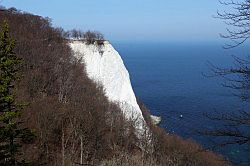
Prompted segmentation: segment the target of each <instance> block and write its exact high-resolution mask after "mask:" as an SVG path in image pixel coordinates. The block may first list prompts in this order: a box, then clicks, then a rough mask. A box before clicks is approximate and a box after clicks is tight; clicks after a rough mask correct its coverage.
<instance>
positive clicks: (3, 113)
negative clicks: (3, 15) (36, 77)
mask: <svg viewBox="0 0 250 166" xmlns="http://www.w3.org/2000/svg"><path fill="white" fill-rule="evenodd" d="M14 47H15V41H14V39H12V38H11V37H10V34H9V27H8V24H7V22H6V21H5V22H4V24H3V26H2V30H1V31H0V165H19V162H18V160H17V157H18V154H19V150H20V147H21V143H22V139H23V138H24V137H26V136H27V135H30V133H31V131H30V130H29V129H27V128H22V127H21V121H20V115H21V110H22V109H23V108H24V104H20V103H17V102H16V100H15V95H14V87H15V83H16V82H17V81H18V80H19V78H20V77H19V76H20V74H19V71H20V66H21V63H22V60H21V59H20V58H18V57H17V56H16V55H15V53H14Z"/></svg>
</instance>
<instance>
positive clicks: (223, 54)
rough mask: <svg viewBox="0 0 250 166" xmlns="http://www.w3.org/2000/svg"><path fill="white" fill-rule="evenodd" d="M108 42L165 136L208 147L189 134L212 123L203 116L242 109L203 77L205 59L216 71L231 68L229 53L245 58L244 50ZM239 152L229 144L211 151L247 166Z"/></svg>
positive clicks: (204, 45)
mask: <svg viewBox="0 0 250 166" xmlns="http://www.w3.org/2000/svg"><path fill="white" fill-rule="evenodd" d="M113 44H114V46H115V48H116V49H117V50H118V52H119V53H120V54H121V56H122V58H123V60H124V63H125V65H126V67H127V69H128V70H129V73H130V77H131V82H132V85H133V89H134V91H135V93H136V95H137V96H138V97H139V98H140V99H141V100H142V101H143V102H144V103H145V105H146V106H147V107H148V108H149V109H150V111H151V113H152V114H154V115H158V116H161V117H162V122H161V124H160V126H161V127H163V128H165V129H166V130H167V131H169V132H172V133H176V134H178V135H181V136H182V137H184V138H192V139H194V140H196V141H197V142H200V143H201V144H203V145H204V146H205V147H210V146H211V145H212V143H211V138H208V137H205V136H198V135H197V134H196V132H195V131H196V130H202V129H204V128H205V127H206V128H213V127H215V126H216V125H218V124H217V123H216V122H214V121H210V120H208V119H207V118H206V117H205V116H204V113H213V112H215V111H218V112H227V111H233V110H234V109H238V108H241V107H242V102H241V101H240V100H239V99H238V98H237V97H235V96H233V95H232V92H231V91H230V90H229V89H227V88H223V87H222V85H221V84H222V83H223V79H222V78H220V77H214V78H208V77H205V76H204V74H205V75H207V74H209V73H210V72H211V70H210V68H209V66H208V61H209V62H212V63H213V64H215V65H218V66H221V67H223V66H225V67H226V66H230V65H232V64H233V58H232V57H231V56H230V55H240V56H242V55H243V56H247V55H249V54H248V53H250V50H249V49H248V48H247V47H244V48H241V47H240V48H237V49H230V50H225V49H223V48H222V45H223V44H219V43H167V42H166V43H147V42H144V43H133V42H114V43H113ZM245 107H248V108H249V109H250V107H249V106H245ZM181 116H182V117H183V118H180V117H181ZM213 141H216V139H215V140H213ZM244 148H245V146H229V147H226V148H222V149H221V148H218V149H217V152H219V153H221V154H223V155H225V156H226V157H227V158H229V159H230V160H231V161H233V162H238V161H243V162H242V163H240V164H239V163H235V165H250V161H249V160H250V159H249V158H250V157H249V156H250V153H247V152H245V151H244ZM247 159H248V161H247Z"/></svg>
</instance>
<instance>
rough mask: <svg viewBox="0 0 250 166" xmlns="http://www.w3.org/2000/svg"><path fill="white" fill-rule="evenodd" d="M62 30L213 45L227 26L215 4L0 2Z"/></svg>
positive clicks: (187, 0)
mask: <svg viewBox="0 0 250 166" xmlns="http://www.w3.org/2000/svg"><path fill="white" fill-rule="evenodd" d="M0 4H1V5H3V6H5V7H16V8H17V9H20V10H24V11H27V12H31V13H34V14H38V15H42V16H48V17H50V18H52V20H53V25H54V26H60V27H63V28H64V29H66V30H68V29H72V28H80V29H83V30H88V29H91V30H98V31H101V32H102V33H104V34H105V36H106V38H108V39H110V40H113V41H127V40H129V41H146V40H161V41H173V40H174V41H211V40H212V41H213V40H219V33H223V32H225V28H226V26H225V25H224V23H223V22H222V21H221V20H218V19H215V18H213V17H212V16H213V15H216V11H217V10H218V9H221V8H222V6H221V5H220V4H219V2H218V0H0Z"/></svg>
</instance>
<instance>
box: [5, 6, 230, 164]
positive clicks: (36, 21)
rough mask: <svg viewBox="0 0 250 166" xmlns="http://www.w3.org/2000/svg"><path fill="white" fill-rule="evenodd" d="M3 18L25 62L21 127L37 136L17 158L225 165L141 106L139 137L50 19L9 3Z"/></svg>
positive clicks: (18, 96)
mask: <svg viewBox="0 0 250 166" xmlns="http://www.w3.org/2000/svg"><path fill="white" fill-rule="evenodd" d="M4 20H6V21H7V23H8V24H9V27H10V33H11V36H12V37H13V38H14V39H15V49H14V51H15V53H16V55H17V56H18V57H19V58H22V59H23V61H24V64H23V65H22V77H21V79H20V81H18V82H17V87H16V91H15V94H16V95H15V96H16V99H17V100H18V101H25V102H27V103H29V106H28V107H27V108H25V109H24V110H23V111H22V112H23V113H22V121H23V122H24V124H22V125H24V126H27V127H29V128H30V129H31V130H32V131H33V133H35V136H36V137H35V140H33V141H30V142H25V143H26V144H24V145H23V146H22V149H21V151H20V155H19V156H18V159H20V160H22V159H25V160H26V161H27V162H31V163H33V165H34V163H36V164H37V165H38V164H39V165H60V166H61V165H108V166H109V165H124V166H126V165H135V166H136V165H146V166H147V165H148V166H155V165H164V166H165V165H213V166H214V165H227V162H226V161H224V160H223V158H222V157H220V156H218V155H215V154H214V153H212V152H209V151H205V150H203V149H202V147H201V146H199V145H198V144H196V143H194V142H192V141H186V140H183V139H181V138H179V137H178V136H174V135H168V134H166V132H165V131H164V130H163V129H160V128H158V127H156V126H154V125H152V124H151V122H150V121H151V119H150V117H149V115H150V114H149V112H148V111H147V109H146V107H145V106H143V104H140V106H141V108H142V110H143V114H144V116H145V119H146V121H147V123H148V126H149V127H150V129H151V131H152V133H151V134H152V135H151V134H148V133H145V134H144V135H143V136H142V138H140V139H138V138H137V136H136V134H135V127H134V123H133V122H132V121H128V120H125V119H124V116H123V114H122V111H121V110H120V109H119V107H118V105H116V104H114V103H110V102H109V101H108V100H107V98H106V97H105V95H104V91H103V88H102V87H101V86H99V85H97V84H95V83H94V82H92V81H91V80H90V79H89V78H88V77H87V75H86V72H85V68H84V64H82V63H81V62H80V61H79V60H77V59H76V58H74V56H73V53H72V51H71V49H70V48H69V46H68V43H67V42H68V41H67V40H65V35H64V34H65V32H64V31H63V30H62V29H61V28H53V27H52V26H51V20H50V19H49V18H43V17H41V16H36V15H32V14H29V13H25V12H20V11H17V10H16V9H14V8H11V9H4V8H2V9H0V23H1V24H2V23H3V22H4ZM0 112H1V111H0ZM0 114H1V113H0ZM0 125H1V124H0ZM145 131H147V130H145ZM0 144H1V143H0ZM138 145H140V146H138ZM142 149H143V150H142ZM2 163H4V160H0V164H2Z"/></svg>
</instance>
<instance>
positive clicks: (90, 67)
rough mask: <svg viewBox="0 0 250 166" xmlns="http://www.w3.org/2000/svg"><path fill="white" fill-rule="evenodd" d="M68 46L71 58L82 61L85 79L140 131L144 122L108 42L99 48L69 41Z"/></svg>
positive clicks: (122, 65)
mask: <svg viewBox="0 0 250 166" xmlns="http://www.w3.org/2000/svg"><path fill="white" fill-rule="evenodd" d="M69 45H70V47H71V49H72V50H73V52H74V55H75V57H76V58H78V59H82V60H83V63H84V64H85V68H86V72H87V74H88V76H89V78H90V79H92V80H94V82H96V83H97V84H100V85H102V86H103V88H104V91H105V95H106V96H107V97H108V99H109V100H110V101H112V102H115V103H117V104H119V106H120V108H121V110H122V111H123V113H124V115H125V117H126V118H127V119H130V120H134V121H135V123H136V128H137V129H139V130H141V129H143V126H144V125H145V121H144V118H143V115H142V112H141V109H140V107H139V105H138V103H137V101H136V97H135V94H134V91H133V89H132V85H131V82H130V78H129V73H128V71H127V69H126V67H125V65H124V63H123V60H122V58H121V56H120V55H119V53H118V52H117V51H116V50H115V49H114V48H113V46H112V45H111V44H110V43H109V42H108V41H105V42H104V43H103V45H96V44H91V45H87V44H86V43H84V42H83V41H71V42H70V43H69Z"/></svg>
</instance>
